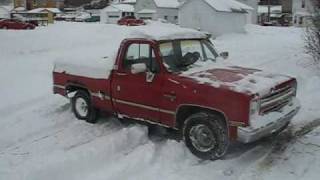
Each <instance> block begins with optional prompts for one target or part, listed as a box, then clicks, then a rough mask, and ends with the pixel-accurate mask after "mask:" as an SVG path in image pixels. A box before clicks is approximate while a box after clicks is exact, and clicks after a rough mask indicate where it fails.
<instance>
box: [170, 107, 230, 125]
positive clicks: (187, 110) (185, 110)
mask: <svg viewBox="0 0 320 180" xmlns="http://www.w3.org/2000/svg"><path fill="white" fill-rule="evenodd" d="M198 112H210V113H213V114H215V115H218V116H220V117H221V118H222V119H223V123H224V124H225V126H226V127H227V125H228V123H227V118H226V117H225V115H224V114H223V113H222V112H220V111H217V110H213V109H209V108H205V107H199V106H192V105H186V106H182V107H180V108H179V109H178V112H177V115H176V127H177V128H178V129H182V127H183V124H184V121H185V120H186V119H187V118H188V117H189V116H191V115H192V114H195V113H198Z"/></svg>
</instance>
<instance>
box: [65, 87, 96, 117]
mask: <svg viewBox="0 0 320 180" xmlns="http://www.w3.org/2000/svg"><path fill="white" fill-rule="evenodd" d="M71 102H72V111H73V113H74V115H75V116H76V117H77V118H78V119H81V120H85V121H87V122H88V123H96V122H97V119H98V118H97V114H98V111H97V110H96V109H95V108H94V107H93V106H92V104H91V98H90V96H89V94H88V93H87V92H86V91H83V90H80V91H78V92H77V93H76V94H75V96H74V97H73V98H72V99H71Z"/></svg>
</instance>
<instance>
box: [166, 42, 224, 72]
mask: <svg viewBox="0 0 320 180" xmlns="http://www.w3.org/2000/svg"><path fill="white" fill-rule="evenodd" d="M160 52H161V56H162V59H163V62H164V64H165V66H166V67H167V69H168V70H169V71H171V72H181V71H187V70H188V69H190V68H193V67H195V66H200V64H202V63H201V62H204V61H215V60H216V58H217V57H218V53H217V52H216V51H215V49H214V47H213V45H212V43H211V42H210V41H208V40H178V41H169V42H163V43H160Z"/></svg>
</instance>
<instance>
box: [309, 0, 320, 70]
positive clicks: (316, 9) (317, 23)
mask: <svg viewBox="0 0 320 180" xmlns="http://www.w3.org/2000/svg"><path fill="white" fill-rule="evenodd" d="M306 32H307V33H306V50H307V53H308V54H310V55H311V56H312V57H313V59H314V60H315V62H316V63H317V64H320V0H314V1H313V10H312V16H311V23H310V25H309V26H308V27H307V31H306Z"/></svg>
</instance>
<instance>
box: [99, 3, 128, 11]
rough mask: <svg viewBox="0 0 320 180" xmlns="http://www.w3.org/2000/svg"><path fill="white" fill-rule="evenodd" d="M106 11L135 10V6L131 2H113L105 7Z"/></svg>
mask: <svg viewBox="0 0 320 180" xmlns="http://www.w3.org/2000/svg"><path fill="white" fill-rule="evenodd" d="M103 10H104V11H106V12H119V11H123V12H134V7H133V6H132V5H129V4H111V5H110V6H107V7H106V8H104V9H103Z"/></svg>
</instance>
